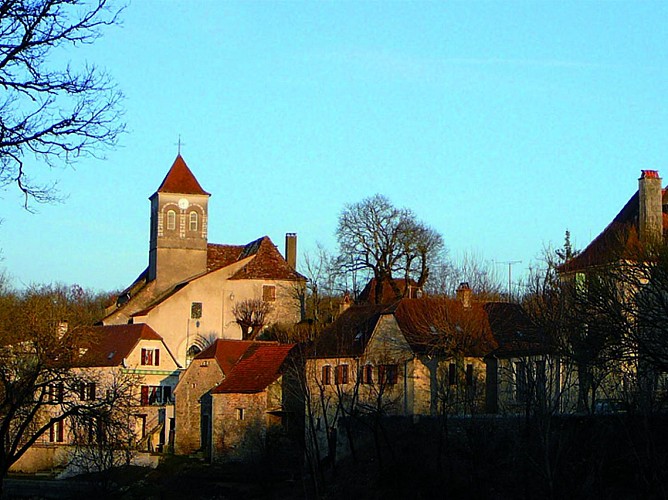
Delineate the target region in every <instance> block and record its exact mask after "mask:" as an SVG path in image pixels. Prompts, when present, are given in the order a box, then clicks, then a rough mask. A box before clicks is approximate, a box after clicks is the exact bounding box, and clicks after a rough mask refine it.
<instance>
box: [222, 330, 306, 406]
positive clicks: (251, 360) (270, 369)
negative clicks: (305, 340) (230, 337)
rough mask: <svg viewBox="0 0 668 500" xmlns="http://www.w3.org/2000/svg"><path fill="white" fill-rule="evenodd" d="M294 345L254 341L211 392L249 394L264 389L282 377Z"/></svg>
mask: <svg viewBox="0 0 668 500" xmlns="http://www.w3.org/2000/svg"><path fill="white" fill-rule="evenodd" d="M294 346H295V344H275V343H273V342H272V343H265V342H255V343H253V345H252V346H250V347H249V348H248V350H247V351H246V352H245V353H244V355H243V357H242V359H241V360H240V361H239V362H238V363H237V365H236V366H235V367H234V368H233V369H232V371H231V372H230V373H229V374H228V375H227V377H226V378H225V380H223V382H222V383H221V384H220V385H218V386H217V387H216V388H214V389H213V390H212V391H211V392H212V393H213V394H224V393H246V394H249V393H256V392H261V391H263V390H264V389H266V388H267V387H268V386H269V384H271V383H272V382H274V381H275V380H277V379H278V377H280V375H281V373H282V370H283V364H284V362H285V359H286V358H287V357H288V355H289V354H290V351H291V350H292V348H293V347H294Z"/></svg>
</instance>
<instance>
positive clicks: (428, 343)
mask: <svg viewBox="0 0 668 500" xmlns="http://www.w3.org/2000/svg"><path fill="white" fill-rule="evenodd" d="M518 309H519V310H521V308H519V306H516V305H513V304H508V305H507V307H505V308H503V307H498V304H497V303H484V302H477V301H475V300H473V298H472V294H471V290H470V289H469V288H468V286H466V284H462V286H460V289H459V293H458V297H457V298H456V299H448V298H429V297H423V298H420V299H407V298H405V299H401V300H400V301H398V302H395V303H394V304H390V305H387V304H385V305H357V306H351V307H349V308H348V309H347V310H346V311H344V312H343V313H342V314H341V315H340V316H339V318H338V319H337V320H336V321H335V322H334V324H333V325H331V327H329V328H328V329H327V330H325V332H323V334H322V335H321V336H320V338H318V339H317V340H316V342H315V344H314V345H313V347H312V349H311V351H310V352H309V356H308V359H307V361H306V367H305V371H306V379H307V382H308V389H309V400H310V404H311V408H306V412H307V415H312V419H311V420H312V422H311V425H312V427H314V432H313V433H312V434H313V436H315V437H314V438H312V440H311V441H312V442H311V443H310V444H311V446H313V445H314V444H315V443H314V442H313V441H316V442H317V447H318V449H319V450H320V453H321V455H322V454H327V453H329V454H330V455H331V454H332V453H333V452H334V450H335V448H337V447H341V446H343V443H344V441H345V440H344V439H342V438H341V437H340V436H339V437H338V438H336V437H335V438H334V442H333V440H332V436H337V434H338V431H340V430H341V428H340V427H341V422H344V425H345V419H342V417H346V416H357V417H362V418H364V416H365V415H366V416H374V415H375V416H378V415H381V416H384V417H386V416H404V417H411V418H419V417H421V416H425V417H431V416H438V415H444V414H469V413H476V412H477V413H480V412H485V411H486V410H487V406H488V404H489V403H488V401H487V392H488V387H487V384H488V381H487V373H488V370H489V369H488V366H487V362H486V361H487V360H486V359H485V356H487V355H488V354H490V353H492V352H494V351H496V350H497V349H499V346H500V344H499V341H498V340H497V339H496V334H497V333H499V334H501V333H504V332H503V331H502V328H501V326H502V324H503V322H502V321H500V320H499V318H498V316H503V315H506V314H510V313H514V312H515V311H516V310H518ZM500 337H501V338H502V340H503V341H504V342H506V339H505V338H503V335H500ZM496 383H499V381H498V379H497V380H496ZM497 393H498V391H497ZM497 407H498V404H497ZM343 430H344V431H345V429H343Z"/></svg>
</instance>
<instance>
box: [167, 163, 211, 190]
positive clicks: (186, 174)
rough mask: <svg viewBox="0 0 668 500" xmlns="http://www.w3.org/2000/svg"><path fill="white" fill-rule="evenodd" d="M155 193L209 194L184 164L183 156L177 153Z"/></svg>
mask: <svg viewBox="0 0 668 500" xmlns="http://www.w3.org/2000/svg"><path fill="white" fill-rule="evenodd" d="M156 193H182V194H204V195H209V193H207V192H206V191H204V189H202V186H200V185H199V182H197V179H196V178H195V176H194V175H193V173H192V172H191V171H190V169H189V168H188V165H186V162H185V161H184V160H183V157H182V156H181V155H180V154H179V155H178V156H177V157H176V159H175V160H174V163H173V165H172V168H170V169H169V172H167V175H166V176H165V178H164V180H163V181H162V184H160V187H159V188H158V190H157V191H156Z"/></svg>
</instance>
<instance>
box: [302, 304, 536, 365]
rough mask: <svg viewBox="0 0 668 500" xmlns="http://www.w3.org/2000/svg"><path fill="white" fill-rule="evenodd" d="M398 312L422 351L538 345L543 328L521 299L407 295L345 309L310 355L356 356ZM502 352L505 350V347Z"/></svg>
mask: <svg viewBox="0 0 668 500" xmlns="http://www.w3.org/2000/svg"><path fill="white" fill-rule="evenodd" d="M386 314H392V315H394V317H395V319H396V321H397V324H398V326H399V328H400V330H401V332H402V333H403V335H404V337H405V338H406V341H407V342H408V344H409V345H410V346H411V349H412V350H413V352H415V353H416V354H431V353H443V354H446V355H450V354H454V353H459V354H462V355H465V356H476V357H482V356H485V355H487V354H489V353H491V352H497V351H499V349H503V352H506V353H508V352H511V351H513V352H514V351H516V350H518V349H519V348H520V347H521V346H525V347H527V346H529V345H531V346H532V347H535V345H536V335H537V331H536V329H535V327H534V326H533V324H532V323H531V321H530V320H529V318H528V317H527V315H526V314H525V313H524V310H523V309H522V307H521V306H519V305H517V304H510V303H503V302H486V303H485V302H473V303H472V304H471V307H468V308H466V307H464V306H463V304H462V303H461V301H459V300H456V299H448V298H442V297H430V298H421V299H401V300H400V301H398V302H396V303H394V304H392V305H357V306H352V307H350V308H349V309H347V310H346V311H344V312H343V313H342V314H341V315H340V316H339V317H338V318H337V320H336V321H335V322H334V323H333V324H332V325H330V327H328V328H327V329H326V330H325V331H324V332H323V333H322V334H321V335H320V337H318V339H317V340H316V341H315V343H314V345H313V346H312V349H311V351H310V353H309V356H310V357H316V358H328V357H356V356H359V355H361V354H362V353H363V352H364V350H365V349H366V345H367V343H368V342H369V339H370V338H371V335H372V333H373V331H374V329H375V328H376V325H377V323H378V320H379V319H380V317H381V316H382V315H386ZM499 352H501V351H499Z"/></svg>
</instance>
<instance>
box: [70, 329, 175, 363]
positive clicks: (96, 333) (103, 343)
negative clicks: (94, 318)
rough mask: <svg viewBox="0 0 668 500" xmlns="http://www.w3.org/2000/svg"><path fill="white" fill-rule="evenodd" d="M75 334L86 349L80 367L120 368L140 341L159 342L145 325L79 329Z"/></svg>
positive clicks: (80, 344) (158, 337)
mask: <svg viewBox="0 0 668 500" xmlns="http://www.w3.org/2000/svg"><path fill="white" fill-rule="evenodd" d="M73 334H75V335H77V336H79V337H80V340H79V341H78V342H77V344H78V345H79V347H80V348H81V349H86V350H85V352H84V354H83V355H82V356H81V358H80V360H79V361H80V366H87V367H93V366H120V365H121V364H122V363H123V359H125V358H127V357H128V356H129V355H130V353H131V352H132V350H133V349H134V348H135V346H136V345H137V343H138V342H139V341H140V340H159V341H161V342H162V337H161V336H160V335H158V334H157V333H156V332H155V330H153V329H152V328H151V327H150V326H148V325H144V324H133V325H129V324H128V325H107V326H92V327H85V328H78V329H76V330H74V331H73Z"/></svg>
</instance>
